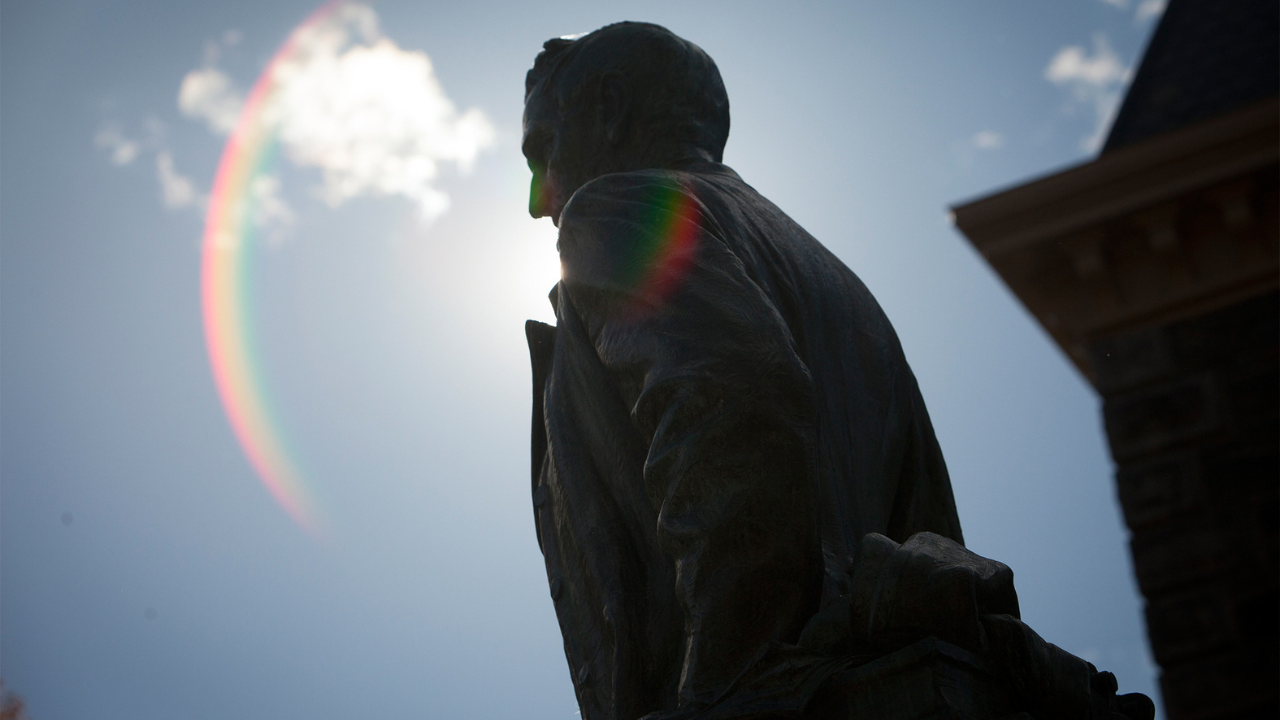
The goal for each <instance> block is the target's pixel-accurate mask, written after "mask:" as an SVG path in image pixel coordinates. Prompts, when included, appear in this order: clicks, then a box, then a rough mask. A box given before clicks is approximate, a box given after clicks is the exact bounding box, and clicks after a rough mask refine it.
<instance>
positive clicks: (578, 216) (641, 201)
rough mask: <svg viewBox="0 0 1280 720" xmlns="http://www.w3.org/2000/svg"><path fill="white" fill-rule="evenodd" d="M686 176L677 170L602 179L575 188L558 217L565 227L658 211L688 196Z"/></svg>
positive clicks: (639, 172) (608, 176)
mask: <svg viewBox="0 0 1280 720" xmlns="http://www.w3.org/2000/svg"><path fill="white" fill-rule="evenodd" d="M690 180H691V179H690V178H689V177H688V173H684V172H681V171H677V170H637V171H634V172H625V173H613V174H610V175H602V176H600V177H598V178H596V179H594V180H592V181H590V182H588V183H586V184H584V185H583V186H582V187H580V188H578V190H577V192H575V193H574V194H573V197H571V198H569V202H568V203H566V204H565V206H564V211H563V213H562V214H561V224H562V227H563V225H564V224H565V223H570V224H573V223H581V222H584V221H585V222H591V221H598V220H605V219H611V218H626V217H628V216H630V215H632V214H634V213H643V212H645V211H646V210H645V208H649V207H657V208H661V207H662V206H663V205H664V204H668V203H670V202H671V200H672V199H673V198H675V197H679V196H681V195H687V194H690V190H691V188H690V186H691V184H692V183H691V182H690Z"/></svg>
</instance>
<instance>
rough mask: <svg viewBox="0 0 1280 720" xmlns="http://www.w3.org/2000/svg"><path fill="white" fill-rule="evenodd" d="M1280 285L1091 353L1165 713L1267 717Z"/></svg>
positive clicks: (1184, 719) (1273, 626) (1278, 505)
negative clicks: (1159, 672)
mask: <svg viewBox="0 0 1280 720" xmlns="http://www.w3.org/2000/svg"><path fill="white" fill-rule="evenodd" d="M1278 345H1280V295H1277V294H1276V293H1274V292H1273V293H1269V294H1266V295H1263V296H1260V297H1255V298H1252V299H1249V300H1246V301H1244V302H1240V303H1238V304H1235V305H1232V306H1230V307H1226V308H1223V309H1220V310H1217V311H1214V312H1211V313H1208V314H1205V315H1202V316H1200V317H1196V318H1192V319H1188V320H1182V321H1178V322H1174V323H1171V324H1168V325H1163V326H1158V327H1148V328H1144V329H1140V330H1136V331H1130V332H1126V333H1124V334H1121V335H1118V336H1114V337H1111V338H1107V339H1105V340H1102V341H1099V342H1095V343H1094V344H1093V346H1092V347H1091V348H1090V349H1089V350H1090V355H1091V357H1092V361H1093V364H1094V368H1095V369H1096V373H1097V376H1096V383H1095V384H1096V386H1097V388H1098V390H1099V392H1101V394H1102V397H1103V416H1104V419H1105V422H1106V428H1107V435H1108V437H1109V440H1110V444H1111V453H1112V457H1113V458H1114V459H1115V461H1116V465H1117V473H1116V483H1117V489H1118V492H1119V496H1120V502H1121V505H1122V507H1123V509H1124V515H1125V519H1126V521H1127V523H1128V525H1129V529H1130V531H1131V549H1132V553H1133V561H1134V568H1135V571H1136V573H1137V577H1138V584H1139V586H1140V588H1141V590H1142V593H1143V595H1144V596H1145V598H1146V601H1147V606H1146V619H1147V629H1148V634H1149V636H1150V639H1151V646H1152V651H1153V653H1154V654H1155V658H1156V660H1157V662H1159V664H1160V667H1161V669H1162V675H1161V685H1162V690H1163V694H1164V698H1165V707H1166V712H1167V714H1168V717H1169V720H1209V719H1214V720H1216V719H1218V718H1262V717H1273V718H1274V717H1276V716H1277V707H1278V703H1280V700H1278V699H1277V698H1278V696H1277V687H1278V686H1280V667H1278V665H1277V647H1278V645H1280V627H1278V626H1277V617H1278V616H1280V596H1278V595H1277V577H1278V576H1280V569H1278V566H1277V555H1278V549H1280V523H1278V521H1277V515H1278V513H1277V511H1278V509H1280V497H1278V496H1277V488H1278V487H1280V455H1278V445H1280V350H1278Z"/></svg>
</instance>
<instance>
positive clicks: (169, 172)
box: [156, 150, 205, 210]
mask: <svg viewBox="0 0 1280 720" xmlns="http://www.w3.org/2000/svg"><path fill="white" fill-rule="evenodd" d="M156 177H157V178H158V179H159V180H160V197H161V199H162V200H163V201H164V206H165V207H167V208H169V209H170V210H180V209H182V208H185V207H191V206H193V205H200V206H203V205H204V200H205V199H204V197H203V196H201V194H200V193H199V192H197V191H196V186H195V184H194V183H192V182H191V179H190V178H188V177H186V176H185V175H182V174H180V173H178V171H177V170H176V169H174V167H173V155H172V154H170V153H169V151H168V150H162V151H160V152H158V153H156Z"/></svg>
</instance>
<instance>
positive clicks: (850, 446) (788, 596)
mask: <svg viewBox="0 0 1280 720" xmlns="http://www.w3.org/2000/svg"><path fill="white" fill-rule="evenodd" d="M728 134H729V100H728V97H727V95H726V93H725V89H724V85H723V83H722V82H721V79H720V74H719V71H718V70H717V68H716V65H715V63H714V62H713V61H712V60H711V58H710V57H708V56H707V54H706V53H705V52H703V51H702V49H701V48H699V47H697V46H696V45H694V44H693V43H690V42H688V41H686V40H683V39H681V38H679V37H677V36H676V35H674V34H672V33H671V32H669V31H668V30H666V29H665V28H662V27H658V26H656V25H650V24H643V23H619V24H616V25H610V26H608V27H605V28H602V29H600V30H597V31H596V32H593V33H590V34H588V35H585V36H582V37H580V38H577V39H569V38H562V39H555V40H551V41H548V42H547V43H546V44H545V45H544V50H543V51H542V53H541V54H539V55H538V57H537V59H536V61H535V63H534V67H533V69H532V70H530V71H529V73H528V76H527V78H526V83H525V115H524V141H523V150H524V154H525V156H526V157H527V158H528V161H529V167H530V168H531V170H532V171H533V186H532V192H531V197H530V204H529V211H530V213H531V214H532V215H533V216H534V217H546V216H550V217H551V219H552V221H553V222H555V223H556V225H557V226H558V228H559V245H558V246H559V251H560V258H561V263H562V271H563V274H562V280H561V281H560V283H559V284H558V285H557V286H556V288H555V289H554V290H553V292H552V294H551V301H552V303H553V305H554V307H555V312H556V317H557V321H558V323H557V326H556V327H551V326H548V325H544V324H541V323H536V322H532V321H531V322H530V323H529V325H528V327H527V332H528V335H529V345H530V351H531V355H532V360H533V375H534V401H533V437H532V455H533V457H532V460H533V504H534V508H535V515H536V525H537V534H538V541H539V544H540V546H541V548H542V552H543V555H544V556H545V559H546V566H547V575H548V579H549V583H550V593H551V597H552V599H553V601H554V603H555V608H556V615H557V617H558V618H559V622H560V627H561V630H562V633H563V636H564V643H565V654H566V657H567V659H568V662H569V666H570V673H571V676H572V678H573V683H574V686H575V689H576V692H577V696H578V701H579V705H580V707H581V713H582V717H583V718H584V720H599V719H601V718H607V719H611V720H612V719H616V720H634V719H635V718H638V717H640V716H643V715H646V714H647V713H654V717H659V716H661V717H692V716H694V715H696V714H697V713H698V712H700V711H701V710H702V709H705V708H709V707H711V706H712V705H713V704H715V703H717V702H719V701H722V700H723V699H724V696H725V694H726V692H727V690H728V689H729V688H730V686H731V684H732V683H734V681H735V679H736V678H740V677H741V675H742V673H743V671H744V670H745V669H746V668H748V666H752V664H753V662H754V663H756V665H759V664H760V663H761V662H764V661H762V660H761V657H762V656H761V653H762V652H763V651H764V649H765V648H768V647H783V646H786V647H791V646H795V647H800V646H805V647H809V648H811V649H814V650H815V651H831V652H843V651H848V650H849V649H850V647H849V643H850V642H852V641H851V640H850V639H849V637H850V633H849V630H848V627H849V620H848V617H849V615H850V612H851V610H850V607H851V602H852V605H853V606H856V607H862V608H863V610H862V611H863V612H866V608H865V607H863V606H866V605H867V602H870V601H867V600H866V599H865V598H863V600H862V601H859V600H857V596H858V592H857V589H856V588H855V587H854V586H855V584H856V583H855V580H856V578H855V574H856V573H855V565H856V564H857V563H855V556H858V555H859V552H860V550H859V548H860V546H861V544H862V543H863V541H864V538H867V537H868V536H870V537H872V538H878V540H877V542H880V544H879V545H877V546H876V547H877V548H879V549H878V550H877V553H878V554H877V557H878V558H879V560H878V561H877V563H878V564H877V565H876V567H877V568H880V567H890V566H892V567H895V568H898V570H895V571H894V572H899V571H900V570H901V567H905V566H904V565H902V563H898V564H896V565H895V564H894V563H893V562H890V561H887V560H885V558H887V557H889V555H892V553H893V552H895V548H898V543H905V542H907V541H908V539H909V538H911V537H912V536H913V535H916V534H917V533H931V534H928V535H923V536H921V537H925V538H931V539H932V540H930V542H934V543H935V544H936V543H938V542H942V543H949V545H948V547H954V548H956V549H958V551H959V552H965V551H964V550H963V548H962V547H961V546H960V544H961V543H962V538H961V533H960V523H959V520H958V518H957V516H956V509H955V502H954V500H953V497H952V492H951V485H950V481H949V479H948V476H947V470H946V466H945V464H944V462H943V459H942V453H941V451H940V450H939V447H938V443H937V440H936V439H935V438H934V433H933V428H932V427H931V425H930V422H929V416H928V413H927V412H926V410H925V405H924V401H923V400H922V398H921V395H920V391H919V389H918V387H917V386H916V381H915V378H914V377H913V376H912V373H911V369H910V368H909V367H908V365H907V361H906V359H905V358H904V357H903V352H902V348H901V346H900V345H899V343H898V339H897V336H896V335H895V334H894V331H893V327H892V326H891V325H890V323H889V320H888V319H887V318H886V317H885V315H884V312H883V311H882V310H881V309H880V306H879V305H878V304H877V303H876V301H875V299H874V298H873V297H872V296H871V293H870V292H868V290H867V288H866V287H865V286H864V285H863V284H862V282H861V281H860V280H859V279H858V278H857V276H855V275H854V274H853V272H852V271H850V270H849V268H847V267H846V266H845V265H844V263H842V262H841V261H840V260H839V259H838V258H836V257H835V256H834V255H832V254H831V253H830V252H829V251H828V250H827V249H826V248H825V247H823V246H822V245H821V244H820V243H819V242H818V241H817V240H816V239H814V238H813V236H811V235H810V234H809V233H807V232H805V230H804V229H803V228H801V227H800V226H799V225H797V224H796V223H795V222H794V221H793V220H792V219H791V218H789V217H787V215H786V214H785V213H783V212H782V210H780V209H779V208H778V207H777V206H775V205H774V204H773V203H771V202H769V201H768V200H766V199H765V198H764V197H762V196H761V195H760V194H759V193H757V192H756V191H755V190H754V189H753V188H752V187H751V186H750V185H748V184H747V183H745V182H744V181H743V180H742V178H740V177H739V176H738V175H737V173H735V172H734V171H733V170H731V169H730V168H728V167H726V166H725V165H723V164H721V158H722V153H723V149H724V145H725V141H726V139H727V137H728ZM872 534H876V535H872ZM881 536H884V537H881ZM886 537H887V538H889V539H888V540H886V539H885V538H886ZM891 541H892V542H891ZM885 543H887V544H888V545H885ZM926 545H927V543H926ZM913 547H914V546H913ZM929 547H933V546H932V545H929ZM903 548H907V546H903ZM904 552H905V550H904ZM913 552H914V551H913ZM918 554H919V553H918V552H917V555H918ZM926 555H927V553H926ZM974 557H976V556H974ZM930 562H932V561H930ZM988 562H989V561H988ZM908 565H909V563H908ZM931 567H932V566H931ZM1002 568H1003V570H1001V569H1002ZM983 573H985V575H983ZM1002 573H1003V574H1002ZM926 574H927V573H926ZM979 575H982V577H980V578H979V580H978V581H979V582H980V583H987V584H988V585H990V584H991V583H995V585H998V586H1000V587H1003V586H1004V585H1007V586H1008V589H1007V592H1005V593H1004V594H1003V595H1001V593H1000V592H995V593H994V594H992V593H987V594H988V595H991V596H992V597H996V596H1000V597H1006V598H1008V597H1013V596H1012V580H1011V575H1010V574H1009V573H1008V569H1007V568H1004V567H1003V566H1001V565H999V564H998V563H992V564H991V566H990V567H989V568H987V570H984V571H983V572H982V573H979ZM1006 576H1008V577H1006ZM864 580H865V579H864ZM863 584H864V585H865V584H866V582H865V581H864V582H863ZM908 584H909V583H908ZM877 587H878V586H877ZM877 592H878V591H877ZM865 594H866V593H864V595H865ZM979 594H980V595H981V593H979ZM851 597H853V598H854V600H852V601H851V599H850V598H851ZM877 597H879V596H877ZM859 602H861V603H862V605H858V603H859ZM993 602H994V604H995V606H997V607H996V611H998V612H1006V613H1011V614H1012V615H1013V616H1016V613H1017V602H1016V598H1014V599H1012V601H1011V603H1012V604H1011V605H1010V601H1009V600H1007V599H1006V600H1004V601H1000V600H996V601H993ZM1002 602H1003V606H1002V605H1001V603H1002ZM1000 607H1003V609H1000ZM831 608H835V609H836V610H835V611H834V612H832V611H830V609H831ZM990 609H991V608H985V609H984V610H983V611H984V612H985V611H986V610H990ZM854 612H856V609H855V610H854ZM900 614H901V613H900ZM890 616H891V614H884V613H882V614H881V617H882V618H883V617H890ZM824 618H825V619H824ZM832 618H834V620H832ZM976 618H977V616H976V615H974V621H973V622H974V623H975V624H976V623H977V619H976ZM927 624H928V623H925V625H927ZM907 625H911V623H910V622H908V623H907ZM916 625H919V623H916ZM832 626H834V627H835V628H836V629H835V630H832V629H831V627H832ZM975 627H976V625H975ZM926 629H927V628H926ZM977 632H982V631H981V628H979V629H978V630H977ZM854 635H856V633H854ZM802 636H803V637H802ZM863 639H864V640H865V639H866V638H863ZM802 664H803V663H800V664H796V663H794V662H793V663H792V665H790V666H789V667H791V666H795V667H799V666H800V665H802ZM757 670H760V668H757ZM760 672H764V673H765V675H769V673H770V672H772V671H771V670H769V669H768V668H765V669H764V670H760ZM770 677H774V676H773V675H770ZM775 684H776V681H775ZM801 684H803V683H801Z"/></svg>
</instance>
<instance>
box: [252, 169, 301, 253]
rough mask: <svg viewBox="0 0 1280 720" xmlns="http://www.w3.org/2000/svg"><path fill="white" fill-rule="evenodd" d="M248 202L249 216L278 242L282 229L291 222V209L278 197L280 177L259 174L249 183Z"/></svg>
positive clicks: (281, 235)
mask: <svg viewBox="0 0 1280 720" xmlns="http://www.w3.org/2000/svg"><path fill="white" fill-rule="evenodd" d="M249 202H250V207H251V208H252V209H253V210H252V212H253V215H252V217H251V218H250V219H251V220H252V221H253V224H254V225H256V226H257V227H258V228H259V229H262V230H265V231H266V233H267V238H268V239H270V240H271V241H273V242H279V241H280V240H281V239H282V238H283V237H284V230H285V229H286V228H287V227H288V226H290V225H292V224H293V210H291V209H290V208H289V205H288V204H287V203H285V201H284V199H283V198H281V197H280V178H278V177H276V176H275V175H259V176H257V177H255V178H254V179H253V180H252V181H251V182H250V183H249Z"/></svg>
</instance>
